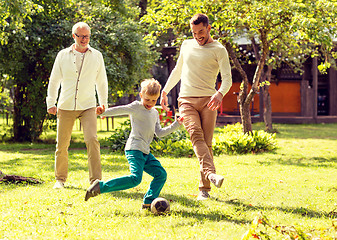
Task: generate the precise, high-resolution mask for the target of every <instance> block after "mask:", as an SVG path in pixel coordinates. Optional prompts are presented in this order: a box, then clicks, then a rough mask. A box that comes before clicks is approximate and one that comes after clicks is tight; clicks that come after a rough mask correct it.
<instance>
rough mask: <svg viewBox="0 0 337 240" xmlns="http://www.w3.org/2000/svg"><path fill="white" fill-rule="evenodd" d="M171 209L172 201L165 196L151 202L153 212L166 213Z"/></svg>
mask: <svg viewBox="0 0 337 240" xmlns="http://www.w3.org/2000/svg"><path fill="white" fill-rule="evenodd" d="M169 211H170V203H169V201H167V200H166V199H165V198H162V197H159V198H156V199H155V200H153V202H152V203H151V212H153V213H154V214H158V215H160V214H164V213H168V212H169Z"/></svg>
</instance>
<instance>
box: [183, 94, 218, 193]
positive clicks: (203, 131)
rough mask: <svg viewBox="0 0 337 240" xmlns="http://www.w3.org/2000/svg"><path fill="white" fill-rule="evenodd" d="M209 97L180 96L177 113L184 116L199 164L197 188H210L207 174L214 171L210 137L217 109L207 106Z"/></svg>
mask: <svg viewBox="0 0 337 240" xmlns="http://www.w3.org/2000/svg"><path fill="white" fill-rule="evenodd" d="M210 98H211V97H180V98H179V99H178V104H179V113H180V115H181V116H182V117H184V122H183V124H184V127H185V128H186V130H187V132H188V133H189V134H190V139H191V142H192V145H193V150H194V153H195V155H196V156H197V158H198V160H199V164H200V183H199V190H206V191H210V190H211V185H210V181H209V180H208V175H209V174H210V173H215V172H216V171H215V166H214V163H213V151H212V139H213V133H214V128H215V124H216V117H217V111H212V110H210V109H209V108H208V107H207V103H208V102H209V101H210Z"/></svg>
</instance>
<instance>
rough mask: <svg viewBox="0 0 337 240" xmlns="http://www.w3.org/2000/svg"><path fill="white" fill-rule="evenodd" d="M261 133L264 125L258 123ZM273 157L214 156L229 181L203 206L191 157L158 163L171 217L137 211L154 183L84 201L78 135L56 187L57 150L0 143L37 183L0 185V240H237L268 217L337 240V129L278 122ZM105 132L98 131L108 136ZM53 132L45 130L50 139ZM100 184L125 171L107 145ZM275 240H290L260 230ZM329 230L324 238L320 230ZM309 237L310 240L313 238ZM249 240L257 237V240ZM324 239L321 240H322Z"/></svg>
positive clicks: (7, 165) (11, 165)
mask: <svg viewBox="0 0 337 240" xmlns="http://www.w3.org/2000/svg"><path fill="white" fill-rule="evenodd" d="M253 127H254V129H263V128H264V126H263V124H254V126H253ZM274 127H275V128H276V129H277V130H278V131H279V133H278V134H277V140H278V145H279V149H278V150H277V151H276V152H275V153H264V154H257V155H253V154H248V155H234V156H227V155H222V156H219V157H215V160H214V161H215V164H216V167H217V172H218V173H219V174H222V175H223V176H224V177H225V183H224V185H223V187H222V188H220V189H217V188H213V189H212V191H211V192H210V194H211V196H212V199H210V200H208V201H203V202H199V201H197V200H196V195H197V193H198V178H199V174H198V169H199V168H198V163H197V160H196V159H195V158H179V159H173V158H167V157H165V158H164V157H160V156H158V158H159V159H160V161H161V162H162V165H163V166H164V167H165V169H166V170H167V172H168V180H167V182H166V184H165V186H164V188H163V190H162V192H161V196H162V197H164V198H166V199H168V200H170V203H171V214H170V215H168V216H154V215H153V214H151V213H149V212H147V211H144V210H143V211H141V210H140V206H141V203H142V198H143V195H144V193H145V192H146V190H147V188H148V186H149V183H150V181H151V178H150V177H149V176H148V175H147V174H144V177H143V182H142V183H141V184H140V185H139V186H137V187H136V188H133V189H129V190H125V191H120V192H114V193H108V194H102V195H100V196H97V197H95V198H91V199H89V201H88V202H85V201H84V194H85V190H86V189H87V188H88V187H89V183H88V167H87V157H86V151H85V149H83V146H84V145H83V142H81V139H82V137H81V136H82V135H81V133H80V132H78V131H75V133H74V140H73V142H72V144H71V150H70V151H69V159H70V160H69V178H68V181H67V183H66V188H65V189H64V190H53V189H52V187H53V184H54V150H55V146H54V144H29V143H26V144H6V143H2V144H1V145H0V150H1V152H0V156H1V157H0V169H1V170H2V171H3V172H4V173H6V174H15V175H22V176H29V177H34V178H38V179H41V180H43V181H44V183H43V184H41V185H28V186H27V185H6V184H0V199H1V201H0V209H1V215H0V239H229V240H232V239H241V238H242V236H243V235H244V233H245V232H247V230H249V229H250V228H252V224H251V222H252V221H253V219H254V218H255V217H256V216H258V214H259V213H260V212H262V213H263V214H264V215H265V216H266V217H267V218H268V219H269V221H270V224H271V225H272V226H286V227H291V226H294V227H295V228H296V229H297V230H301V231H303V232H305V234H307V235H306V236H307V237H308V238H307V239H314V236H320V237H321V238H320V239H336V238H337V232H336V231H334V229H333V228H331V227H332V221H333V219H335V218H337V206H336V203H337V202H336V199H337V174H336V170H337V162H336V160H337V124H324V125H322V124H320V125H314V124H312V125H281V124H274ZM108 135H109V132H99V133H98V136H99V138H100V139H101V142H102V143H103V144H102V145H104V141H103V139H104V138H105V137H106V136H108ZM54 136H55V133H52V132H49V133H48V134H46V135H45V139H51V138H53V137H54ZM101 155H102V156H101V157H102V169H103V180H107V179H110V178H112V177H117V176H121V175H124V174H128V173H129V170H128V167H129V166H128V164H127V161H126V158H125V156H123V155H116V154H111V153H110V152H109V150H108V149H106V148H102V150H101ZM256 230H257V231H263V232H265V234H266V235H268V236H269V237H270V239H286V238H285V235H282V234H280V233H278V232H277V231H275V230H274V229H272V228H271V227H266V228H265V227H264V226H263V224H260V225H259V226H258V229H256ZM324 231H325V232H324ZM309 234H312V237H310V238H309V236H310V235H309ZM251 239H252V238H251ZM318 239H319V238H318Z"/></svg>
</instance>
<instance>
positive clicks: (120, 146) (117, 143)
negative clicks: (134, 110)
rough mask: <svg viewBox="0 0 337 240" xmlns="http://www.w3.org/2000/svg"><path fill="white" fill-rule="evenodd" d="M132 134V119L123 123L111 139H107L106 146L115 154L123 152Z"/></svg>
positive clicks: (113, 132) (115, 130)
mask: <svg viewBox="0 0 337 240" xmlns="http://www.w3.org/2000/svg"><path fill="white" fill-rule="evenodd" d="M130 132H131V123H130V119H128V120H126V121H125V122H123V123H121V126H120V128H115V129H114V130H113V131H112V134H111V136H110V137H108V138H106V139H105V141H106V144H107V145H108V146H109V147H110V149H111V150H112V151H113V152H123V151H124V148H125V144H126V141H127V140H128V137H129V135H130Z"/></svg>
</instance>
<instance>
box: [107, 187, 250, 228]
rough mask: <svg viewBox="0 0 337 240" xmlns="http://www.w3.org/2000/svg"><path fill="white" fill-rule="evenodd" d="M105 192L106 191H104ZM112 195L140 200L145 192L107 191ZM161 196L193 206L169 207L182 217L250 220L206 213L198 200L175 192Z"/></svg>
mask: <svg viewBox="0 0 337 240" xmlns="http://www.w3.org/2000/svg"><path fill="white" fill-rule="evenodd" d="M105 194H106V193H105ZM107 194H109V195H111V196H113V197H116V198H128V199H137V200H140V201H142V199H143V197H144V194H145V193H140V192H131V193H130V192H125V191H116V192H111V193H107ZM162 197H164V198H165V199H167V200H168V201H169V202H171V204H172V202H175V203H179V204H181V205H183V206H186V207H189V208H193V209H191V211H188V210H177V211H176V210H174V209H173V210H172V209H171V214H175V215H180V216H181V217H184V218H194V219H197V220H198V221H204V220H205V219H207V220H209V221H215V222H218V221H227V222H232V223H235V224H247V223H250V222H251V220H242V219H235V218H234V216H231V215H229V214H225V213H223V212H221V211H219V210H216V211H212V210H211V211H209V210H207V213H203V212H202V211H204V208H203V204H202V203H201V202H200V201H197V200H194V199H190V198H187V197H184V196H181V195H175V194H163V195H162ZM120 215H123V216H125V213H122V212H120Z"/></svg>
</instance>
